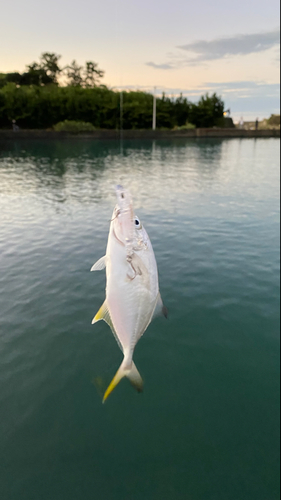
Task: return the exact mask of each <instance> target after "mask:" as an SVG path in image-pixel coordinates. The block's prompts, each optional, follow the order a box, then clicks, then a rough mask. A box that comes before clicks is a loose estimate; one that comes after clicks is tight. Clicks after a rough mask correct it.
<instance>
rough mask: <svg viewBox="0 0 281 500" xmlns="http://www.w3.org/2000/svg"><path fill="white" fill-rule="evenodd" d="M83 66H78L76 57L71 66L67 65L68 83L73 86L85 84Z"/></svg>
mask: <svg viewBox="0 0 281 500" xmlns="http://www.w3.org/2000/svg"><path fill="white" fill-rule="evenodd" d="M82 69H83V67H82V66H78V64H77V62H76V61H75V59H73V61H72V63H71V64H70V66H66V68H65V70H66V76H67V85H68V86H71V87H81V86H82V84H83V77H82Z"/></svg>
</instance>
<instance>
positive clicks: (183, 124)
mask: <svg viewBox="0 0 281 500" xmlns="http://www.w3.org/2000/svg"><path fill="white" fill-rule="evenodd" d="M60 57H61V56H59V55H57V54H54V53H49V52H45V53H43V54H42V55H41V57H40V60H39V62H38V63H37V62H35V63H32V64H30V65H28V66H27V68H26V71H25V72H24V73H22V74H20V73H7V74H3V73H2V74H0V128H10V127H11V123H12V120H16V123H17V125H18V126H19V127H20V128H27V129H28V128H30V129H38V128H39V129H40V128H41V129H46V128H50V127H54V125H55V124H57V125H56V126H55V127H58V126H60V127H62V126H63V125H61V122H63V123H64V127H68V126H70V125H69V123H71V122H73V121H75V122H79V124H80V125H79V126H81V123H82V122H83V123H87V124H88V125H91V126H93V127H94V128H105V129H118V128H119V127H120V102H121V99H120V92H117V91H114V90H111V89H108V88H107V87H106V86H105V85H101V84H100V80H101V78H103V76H104V71H103V70H101V69H99V67H98V65H97V63H95V62H92V61H87V62H86V63H85V66H84V67H83V66H80V65H79V64H78V63H77V62H76V61H75V60H73V61H72V62H71V64H70V65H68V66H66V67H64V68H62V67H61V66H60V64H59V61H60ZM61 82H63V83H64V85H60V83H61ZM122 94H123V99H122V101H123V106H122V123H123V128H124V129H148V128H151V125H152V105H153V96H152V94H149V93H147V92H139V91H137V92H123V93H122ZM156 105H157V128H170V129H172V128H175V127H180V128H190V127H193V126H194V127H214V126H223V123H224V122H223V111H224V103H223V101H222V100H221V99H220V97H218V96H217V95H216V94H213V95H212V96H209V95H208V94H206V95H205V96H203V97H201V99H200V100H199V102H198V103H197V104H194V103H191V102H190V101H188V100H187V99H186V98H184V97H183V96H182V95H181V96H180V97H178V98H176V99H171V98H169V97H166V96H165V94H163V95H162V97H161V98H157V104H156ZM88 125H87V126H88Z"/></svg>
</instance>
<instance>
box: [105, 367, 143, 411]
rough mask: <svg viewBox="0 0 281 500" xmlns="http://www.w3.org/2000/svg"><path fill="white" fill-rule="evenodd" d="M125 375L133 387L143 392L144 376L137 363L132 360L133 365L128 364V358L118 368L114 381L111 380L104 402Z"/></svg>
mask: <svg viewBox="0 0 281 500" xmlns="http://www.w3.org/2000/svg"><path fill="white" fill-rule="evenodd" d="M123 377H127V378H128V379H129V380H130V382H131V384H132V385H133V387H134V388H135V389H136V390H137V391H138V392H142V388H143V381H142V378H141V376H140V374H139V372H138V370H137V367H136V365H135V363H134V362H133V361H132V362H131V365H130V366H128V364H127V362H126V360H123V361H122V363H121V365H120V367H119V369H118V370H117V372H116V374H115V376H114V377H113V379H112V381H111V382H110V384H109V386H108V388H107V389H106V391H105V393H104V396H103V400H102V402H103V403H104V402H105V401H106V399H107V398H108V396H109V394H110V393H111V392H112V391H113V389H115V387H116V386H117V385H118V384H119V382H120V380H121V379H122V378H123Z"/></svg>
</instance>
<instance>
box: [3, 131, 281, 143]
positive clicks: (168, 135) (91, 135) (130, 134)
mask: <svg viewBox="0 0 281 500" xmlns="http://www.w3.org/2000/svg"><path fill="white" fill-rule="evenodd" d="M121 136H122V138H123V139H172V138H178V137H183V138H189V137H190V138H206V137H210V138H212V137H221V138H231V137H239V138H247V137H256V138H258V137H280V129H274V130H240V129H236V128H221V129H220V128H198V129H192V130H123V131H122V132H120V131H119V130H95V131H94V132H87V133H81V134H71V133H69V132H55V131H54V130H18V131H17V132H13V131H12V130H0V141H1V140H16V139H69V138H71V139H72V140H73V139H92V140H95V139H120V137H121Z"/></svg>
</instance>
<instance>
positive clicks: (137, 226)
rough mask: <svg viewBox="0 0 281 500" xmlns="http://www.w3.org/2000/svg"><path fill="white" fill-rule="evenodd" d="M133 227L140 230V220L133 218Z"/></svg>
mask: <svg viewBox="0 0 281 500" xmlns="http://www.w3.org/2000/svg"><path fill="white" fill-rule="evenodd" d="M135 226H136V228H137V229H141V223H140V220H139V219H138V218H137V217H135Z"/></svg>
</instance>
